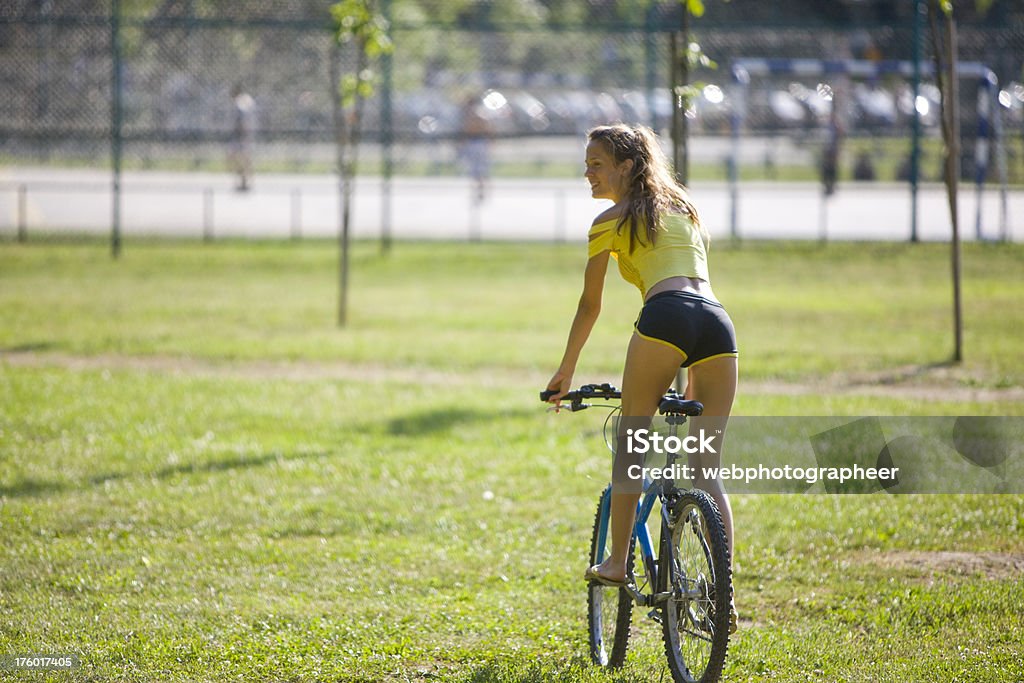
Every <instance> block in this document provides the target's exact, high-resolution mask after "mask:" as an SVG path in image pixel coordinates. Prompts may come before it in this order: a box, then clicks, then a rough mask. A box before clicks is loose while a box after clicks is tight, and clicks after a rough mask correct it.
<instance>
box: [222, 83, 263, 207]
mask: <svg viewBox="0 0 1024 683" xmlns="http://www.w3.org/2000/svg"><path fill="white" fill-rule="evenodd" d="M231 103H232V126H231V143H230V145H229V147H228V164H229V166H230V167H231V170H232V172H233V173H234V174H235V175H236V176H237V182H236V184H235V189H236V190H238V191H239V192H248V191H249V189H250V188H251V187H252V149H253V145H254V142H255V139H256V101H255V100H254V99H253V98H252V95H250V94H249V93H247V92H245V90H244V89H243V88H242V86H241V84H235V86H234V87H233V88H231Z"/></svg>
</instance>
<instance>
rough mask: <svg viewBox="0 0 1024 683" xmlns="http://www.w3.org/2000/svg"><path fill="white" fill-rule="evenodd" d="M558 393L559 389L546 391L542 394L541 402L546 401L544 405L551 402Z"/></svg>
mask: <svg viewBox="0 0 1024 683" xmlns="http://www.w3.org/2000/svg"><path fill="white" fill-rule="evenodd" d="M557 393H558V390H557V389H545V390H544V391H542V392H540V400H541V401H544V403H547V402H548V401H549V400H551V397H552V396H554V395H555V394H557Z"/></svg>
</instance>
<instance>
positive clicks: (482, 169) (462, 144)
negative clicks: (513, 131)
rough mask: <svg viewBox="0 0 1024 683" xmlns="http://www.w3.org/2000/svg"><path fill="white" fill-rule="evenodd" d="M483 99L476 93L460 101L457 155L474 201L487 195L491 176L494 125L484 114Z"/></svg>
mask: <svg viewBox="0 0 1024 683" xmlns="http://www.w3.org/2000/svg"><path fill="white" fill-rule="evenodd" d="M483 106H484V104H483V102H481V100H480V98H478V97H472V96H470V97H467V98H466V100H465V102H463V104H462V113H461V120H460V122H459V123H460V127H459V131H460V132H459V148H458V156H459V160H460V161H461V162H462V165H463V167H464V168H465V169H466V171H467V172H468V173H469V176H470V177H471V178H472V179H473V187H474V191H475V199H476V201H477V202H478V203H479V202H482V201H483V200H484V199H485V198H486V196H487V183H488V181H489V180H490V177H491V137H492V136H493V135H494V129H493V127H492V126H491V122H490V121H489V120H488V119H487V117H486V116H485V115H484V111H483Z"/></svg>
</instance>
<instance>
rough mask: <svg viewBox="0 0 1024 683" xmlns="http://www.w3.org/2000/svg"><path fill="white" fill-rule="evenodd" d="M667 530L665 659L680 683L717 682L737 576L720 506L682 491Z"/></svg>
mask: <svg viewBox="0 0 1024 683" xmlns="http://www.w3.org/2000/svg"><path fill="white" fill-rule="evenodd" d="M669 520H670V521H669V524H668V526H667V528H663V529H662V535H661V538H662V542H661V554H660V557H659V560H658V562H659V572H658V575H659V584H660V586H659V591H660V592H665V593H669V594H670V596H669V597H668V599H667V600H666V602H665V604H664V605H663V607H662V622H661V623H662V631H663V636H664V638H663V639H664V641H665V654H666V656H667V657H668V664H669V669H670V670H671V671H672V679H673V680H674V681H676V683H698V682H699V683H711V682H712V681H717V680H718V679H719V678H720V677H721V675H722V669H723V667H724V666H725V655H726V651H727V649H728V647H729V605H730V603H731V601H732V571H731V569H730V565H729V546H728V543H727V541H726V536H725V525H724V524H723V523H722V516H721V514H720V513H719V511H718V506H717V505H715V502H714V501H713V500H712V499H711V497H710V496H709V495H708V494H706V493H704V492H703V491H700V490H696V489H694V490H690V491H685V492H682V493H681V494H680V495H679V496H678V498H677V499H676V501H675V502H674V504H673V505H672V508H671V514H670V517H669Z"/></svg>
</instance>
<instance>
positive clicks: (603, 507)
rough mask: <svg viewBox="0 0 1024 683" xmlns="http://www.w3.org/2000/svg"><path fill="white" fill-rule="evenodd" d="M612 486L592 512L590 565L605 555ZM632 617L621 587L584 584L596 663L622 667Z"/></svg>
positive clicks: (593, 657)
mask: <svg viewBox="0 0 1024 683" xmlns="http://www.w3.org/2000/svg"><path fill="white" fill-rule="evenodd" d="M610 501H611V487H610V486H609V487H608V488H606V489H605V490H604V492H603V493H601V498H600V500H599V501H598V504H597V513H596V514H595V515H594V531H593V533H592V534H591V538H590V564H591V566H592V565H595V564H600V563H601V562H603V561H604V560H605V558H607V557H608V554H609V553H608V545H609V542H610V541H609V539H608V533H609V531H608V526H609V515H610V512H609V508H610ZM628 562H629V566H628V567H627V568H626V571H627V573H628V574H630V575H631V574H632V572H633V553H632V552H631V553H630V554H629V560H628ZM632 616H633V598H632V597H630V595H629V593H627V592H626V591H625V590H623V589H621V588H612V587H610V586H604V585H601V584H599V583H596V582H593V581H591V582H589V583H588V584H587V627H588V628H587V631H588V636H589V637H588V640H589V642H590V658H591V659H592V660H593V662H594V663H595V664H597V665H598V666H604V667H609V668H614V667H619V666H622V664H623V662H625V661H626V648H627V646H628V645H629V625H630V620H631V619H632Z"/></svg>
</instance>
